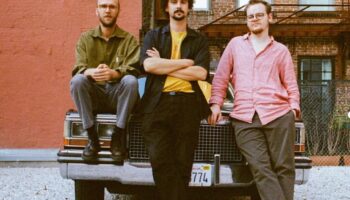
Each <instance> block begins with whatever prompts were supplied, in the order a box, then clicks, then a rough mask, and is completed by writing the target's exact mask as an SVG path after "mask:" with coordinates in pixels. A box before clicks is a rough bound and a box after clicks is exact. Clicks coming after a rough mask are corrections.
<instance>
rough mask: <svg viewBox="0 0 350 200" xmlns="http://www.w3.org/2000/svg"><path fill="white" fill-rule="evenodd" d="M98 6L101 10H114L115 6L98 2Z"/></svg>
mask: <svg viewBox="0 0 350 200" xmlns="http://www.w3.org/2000/svg"><path fill="white" fill-rule="evenodd" d="M98 8H99V9H101V10H107V9H109V10H115V9H116V8H117V6H116V5H109V4H100V5H98Z"/></svg>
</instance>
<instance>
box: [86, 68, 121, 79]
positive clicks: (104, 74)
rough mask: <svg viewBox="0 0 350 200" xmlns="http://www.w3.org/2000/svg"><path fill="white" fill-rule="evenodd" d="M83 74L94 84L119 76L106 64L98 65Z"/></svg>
mask: <svg viewBox="0 0 350 200" xmlns="http://www.w3.org/2000/svg"><path fill="white" fill-rule="evenodd" d="M84 74H85V75H86V76H91V78H92V79H94V80H95V81H96V82H105V81H111V80H113V79H116V78H118V77H119V76H120V73H119V72H117V71H115V70H113V69H111V68H109V67H108V65H106V64H100V65H98V66H97V68H94V69H87V70H86V71H85V72H84Z"/></svg>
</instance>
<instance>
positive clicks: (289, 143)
mask: <svg viewBox="0 0 350 200" xmlns="http://www.w3.org/2000/svg"><path fill="white" fill-rule="evenodd" d="M232 124H233V126H234V129H235V135H236V140H237V145H238V147H239V148H240V150H241V152H242V154H243V155H244V157H245V158H246V160H247V162H248V164H249V166H250V170H251V172H252V174H253V177H254V180H255V183H256V186H257V188H258V192H259V195H260V198H261V199H262V200H293V195H294V181H295V165H294V139H295V124H294V114H293V112H292V111H290V112H288V113H287V114H285V115H283V116H281V117H280V118H278V119H276V120H274V121H272V122H270V123H268V124H266V125H261V122H260V119H259V117H258V115H257V114H256V113H255V115H254V118H253V122H252V123H251V124H250V123H246V122H242V121H239V120H236V119H234V120H233V122H232Z"/></svg>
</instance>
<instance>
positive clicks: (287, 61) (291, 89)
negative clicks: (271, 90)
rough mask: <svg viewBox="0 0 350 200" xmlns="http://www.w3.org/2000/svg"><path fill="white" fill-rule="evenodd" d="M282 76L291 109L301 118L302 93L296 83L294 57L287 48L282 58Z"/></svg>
mask: <svg viewBox="0 0 350 200" xmlns="http://www.w3.org/2000/svg"><path fill="white" fill-rule="evenodd" d="M280 69H281V70H280V72H281V74H280V76H281V82H282V84H283V86H284V87H285V88H286V90H287V92H288V102H289V105H290V107H291V108H292V109H293V110H295V111H296V112H297V117H299V116H300V93H299V88H298V83H297V81H296V76H295V71H294V64H293V60H292V56H291V55H290V53H289V51H288V49H287V48H285V50H284V52H283V55H282V56H281V64H280Z"/></svg>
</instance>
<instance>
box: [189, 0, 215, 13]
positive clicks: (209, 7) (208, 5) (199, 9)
mask: <svg viewBox="0 0 350 200" xmlns="http://www.w3.org/2000/svg"><path fill="white" fill-rule="evenodd" d="M197 1H198V0H197ZM205 1H207V3H206V4H207V6H206V7H205V8H196V7H195V5H196V3H194V4H193V8H192V10H193V11H210V10H211V0H205ZM195 2H196V1H195ZM198 2H199V1H198Z"/></svg>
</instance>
